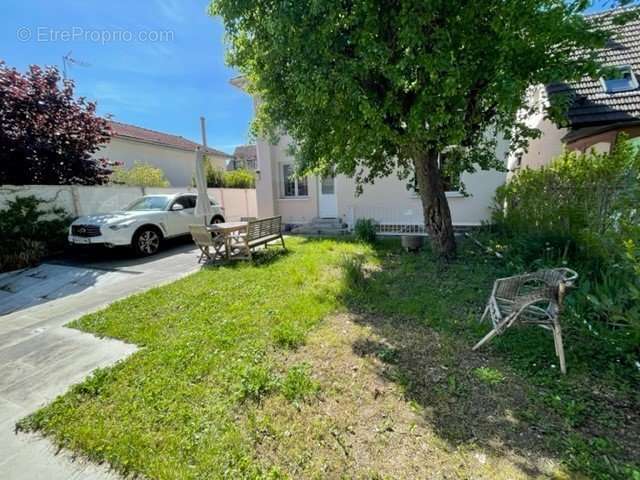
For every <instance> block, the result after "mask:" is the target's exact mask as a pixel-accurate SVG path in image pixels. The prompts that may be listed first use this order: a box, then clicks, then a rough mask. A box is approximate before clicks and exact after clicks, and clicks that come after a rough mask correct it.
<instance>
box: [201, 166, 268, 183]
mask: <svg viewBox="0 0 640 480" xmlns="http://www.w3.org/2000/svg"><path fill="white" fill-rule="evenodd" d="M206 173H207V187H209V188H256V177H255V174H254V173H253V172H252V171H250V170H246V169H239V170H232V171H230V172H226V171H224V170H222V169H221V168H218V167H213V166H209V168H207V172H206Z"/></svg>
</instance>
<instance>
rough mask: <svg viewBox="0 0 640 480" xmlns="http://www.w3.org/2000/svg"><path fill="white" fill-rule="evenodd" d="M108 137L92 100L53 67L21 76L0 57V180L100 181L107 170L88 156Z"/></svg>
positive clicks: (34, 68)
mask: <svg viewBox="0 0 640 480" xmlns="http://www.w3.org/2000/svg"><path fill="white" fill-rule="evenodd" d="M109 135H110V133H109V128H108V124H107V122H106V121H105V120H104V119H102V118H100V117H98V116H96V104H95V103H93V102H89V101H87V100H86V99H84V98H82V97H81V98H75V97H74V94H73V82H71V81H68V80H64V81H63V80H62V79H61V78H60V73H59V72H58V70H57V69H56V68H54V67H49V68H46V69H42V68H40V67H38V66H35V65H32V66H31V67H29V70H28V71H27V72H26V73H25V74H21V73H20V72H18V71H17V70H16V69H14V68H9V67H8V66H7V65H6V64H5V63H4V62H1V61H0V184H13V185H24V184H40V185H62V184H68V183H75V184H84V185H93V184H101V183H104V182H105V181H107V180H108V175H109V173H110V171H109V170H108V169H107V168H106V165H105V162H104V161H101V160H96V159H94V158H92V154H93V153H95V152H97V151H98V149H99V147H100V145H101V144H102V143H104V142H107V141H108V140H109Z"/></svg>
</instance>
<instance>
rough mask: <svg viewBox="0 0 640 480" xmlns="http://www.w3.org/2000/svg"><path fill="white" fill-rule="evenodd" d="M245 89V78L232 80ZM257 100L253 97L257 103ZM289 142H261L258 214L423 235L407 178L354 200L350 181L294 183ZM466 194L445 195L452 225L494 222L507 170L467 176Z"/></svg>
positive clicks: (380, 184)
mask: <svg viewBox="0 0 640 480" xmlns="http://www.w3.org/2000/svg"><path fill="white" fill-rule="evenodd" d="M231 83H232V84H233V85H235V86H236V87H238V88H241V89H243V86H244V82H243V79H242V78H236V79H233V80H232V81H231ZM255 104H256V99H255V98H254V105H255ZM290 141H291V138H290V137H288V136H283V137H281V138H280V141H279V143H278V144H277V145H273V144H271V143H270V142H269V141H268V140H266V139H264V138H258V139H257V158H258V170H257V171H258V176H257V177H258V178H257V181H256V189H257V199H258V215H259V216H260V217H266V216H272V215H281V216H282V221H283V223H285V224H289V225H306V224H309V223H311V222H313V221H314V220H316V219H336V220H338V221H340V222H342V223H344V224H346V225H347V226H349V227H352V226H353V224H354V223H355V221H356V220H357V219H359V218H372V219H374V220H376V221H377V222H378V225H379V227H378V228H379V230H380V232H381V233H400V232H416V233H422V232H424V220H423V216H422V204H421V202H420V198H419V197H418V196H417V195H416V194H415V192H414V191H412V190H411V189H408V188H407V181H406V180H399V179H398V178H397V177H396V176H390V177H387V178H383V179H379V180H376V182H375V184H373V185H365V186H364V192H363V193H362V195H360V196H356V185H355V181H354V180H353V179H352V178H349V177H346V176H343V175H339V176H337V177H330V178H318V177H316V176H308V177H305V178H303V179H294V178H292V176H291V174H292V173H293V162H294V159H293V158H291V157H290V156H289V155H288V152H287V146H288V145H289V142H290ZM507 150H508V145H507V143H506V142H500V143H499V145H498V148H497V151H496V155H498V158H504V159H505V165H506V161H507V159H506V153H507ZM460 180H461V181H462V182H463V183H464V185H465V187H466V193H467V195H466V196H465V195H463V194H462V193H461V192H460V191H458V190H455V189H452V191H449V192H447V197H448V200H449V205H450V208H451V214H452V219H453V224H454V226H460V227H467V226H478V225H481V224H482V223H483V222H485V221H488V220H489V219H490V218H491V206H492V205H493V198H494V195H495V191H496V188H497V187H498V186H500V185H502V184H503V183H504V182H505V180H506V172H499V171H496V170H488V171H478V172H476V173H473V174H467V173H464V174H463V175H462V177H461V179H460Z"/></svg>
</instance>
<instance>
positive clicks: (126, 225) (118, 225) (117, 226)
mask: <svg viewBox="0 0 640 480" xmlns="http://www.w3.org/2000/svg"><path fill="white" fill-rule="evenodd" d="M134 223H136V221H135V220H128V221H126V222H122V223H116V224H115V225H109V228H110V229H111V230H116V231H117V230H124V229H125V228H129V227H130V226H131V225H133V224H134Z"/></svg>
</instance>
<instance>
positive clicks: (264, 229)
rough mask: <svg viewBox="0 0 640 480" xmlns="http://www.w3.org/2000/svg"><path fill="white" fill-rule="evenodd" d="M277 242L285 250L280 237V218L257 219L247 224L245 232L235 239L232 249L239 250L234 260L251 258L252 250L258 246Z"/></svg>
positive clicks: (282, 238)
mask: <svg viewBox="0 0 640 480" xmlns="http://www.w3.org/2000/svg"><path fill="white" fill-rule="evenodd" d="M278 240H279V241H280V242H281V243H282V248H284V249H285V250H286V249H287V247H286V246H285V244H284V237H283V236H282V217H280V216H278V217H268V218H259V219H256V220H250V221H249V222H248V224H247V231H246V232H244V233H242V234H240V235H239V236H238V237H237V239H236V241H235V242H234V244H233V247H232V249H234V250H236V249H237V250H239V253H238V256H237V257H236V258H251V252H252V250H253V249H254V248H256V247H258V246H260V245H264V246H265V247H266V246H267V245H268V244H269V243H270V242H275V241H278Z"/></svg>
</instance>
